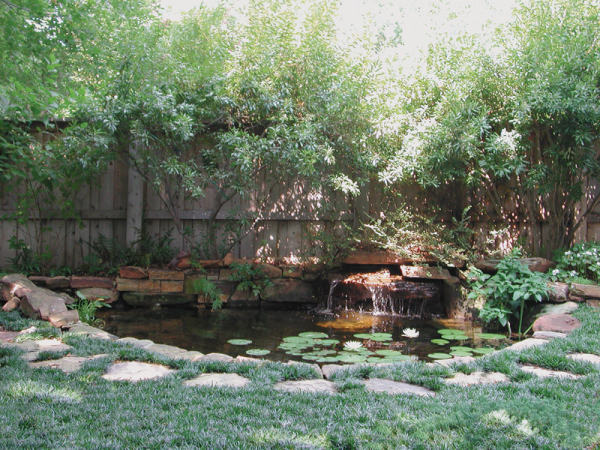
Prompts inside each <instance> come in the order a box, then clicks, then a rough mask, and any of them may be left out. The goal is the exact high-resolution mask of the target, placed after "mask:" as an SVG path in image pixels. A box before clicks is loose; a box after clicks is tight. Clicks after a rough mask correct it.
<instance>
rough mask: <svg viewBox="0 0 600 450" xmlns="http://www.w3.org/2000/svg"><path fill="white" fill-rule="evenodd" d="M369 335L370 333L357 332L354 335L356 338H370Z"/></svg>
mask: <svg viewBox="0 0 600 450" xmlns="http://www.w3.org/2000/svg"><path fill="white" fill-rule="evenodd" d="M371 336H372V335H371V333H358V334H355V335H354V337H355V338H357V339H371Z"/></svg>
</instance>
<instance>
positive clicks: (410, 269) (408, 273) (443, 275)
mask: <svg viewBox="0 0 600 450" xmlns="http://www.w3.org/2000/svg"><path fill="white" fill-rule="evenodd" d="M400 271H401V272H402V275H403V276H404V277H405V278H409V279H410V278H413V279H421V278H422V279H426V280H449V279H450V278H452V275H450V272H448V269H444V268H442V267H429V266H400Z"/></svg>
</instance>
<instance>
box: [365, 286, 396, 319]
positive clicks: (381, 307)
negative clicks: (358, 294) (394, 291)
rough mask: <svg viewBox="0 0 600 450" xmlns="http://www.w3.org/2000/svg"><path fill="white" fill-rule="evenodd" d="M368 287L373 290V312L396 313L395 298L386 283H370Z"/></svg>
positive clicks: (370, 290) (377, 313) (379, 313)
mask: <svg viewBox="0 0 600 450" xmlns="http://www.w3.org/2000/svg"><path fill="white" fill-rule="evenodd" d="M366 288H367V289H368V290H369V292H371V300H372V301H373V314H376V315H381V314H396V308H395V307H394V300H393V299H392V296H391V295H390V289H389V288H388V287H387V286H385V285H380V284H379V285H377V284H376V285H370V284H367V285H366Z"/></svg>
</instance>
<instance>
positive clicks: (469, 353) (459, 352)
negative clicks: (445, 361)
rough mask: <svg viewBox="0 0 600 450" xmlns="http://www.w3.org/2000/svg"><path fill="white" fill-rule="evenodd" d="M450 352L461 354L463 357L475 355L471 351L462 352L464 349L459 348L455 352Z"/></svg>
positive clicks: (455, 354) (453, 354) (454, 354)
mask: <svg viewBox="0 0 600 450" xmlns="http://www.w3.org/2000/svg"><path fill="white" fill-rule="evenodd" d="M450 354H451V355H452V356H461V357H462V356H473V353H471V352H462V351H459V350H455V351H453V352H450Z"/></svg>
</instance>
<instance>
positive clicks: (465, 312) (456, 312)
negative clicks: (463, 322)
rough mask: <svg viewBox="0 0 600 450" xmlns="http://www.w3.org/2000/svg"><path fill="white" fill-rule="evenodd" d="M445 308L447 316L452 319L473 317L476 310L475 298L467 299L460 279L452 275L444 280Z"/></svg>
mask: <svg viewBox="0 0 600 450" xmlns="http://www.w3.org/2000/svg"><path fill="white" fill-rule="evenodd" d="M443 298H444V308H445V310H446V317H448V318H450V319H467V318H468V319H471V318H473V311H475V309H476V308H475V302H476V300H474V299H467V296H466V295H465V293H464V292H463V287H462V286H461V284H460V280H459V279H458V278H456V277H450V278H449V279H447V280H444V296H443Z"/></svg>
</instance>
